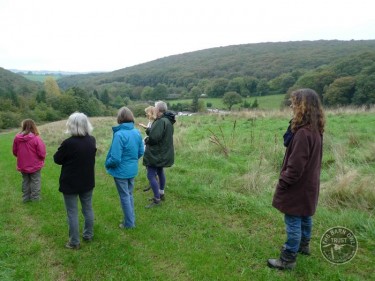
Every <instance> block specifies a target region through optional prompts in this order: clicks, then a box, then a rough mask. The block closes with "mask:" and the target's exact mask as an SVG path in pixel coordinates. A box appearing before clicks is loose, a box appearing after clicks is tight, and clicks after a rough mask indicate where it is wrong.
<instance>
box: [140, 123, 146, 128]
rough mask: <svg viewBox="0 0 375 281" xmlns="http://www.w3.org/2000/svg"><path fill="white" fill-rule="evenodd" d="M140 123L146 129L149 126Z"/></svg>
mask: <svg viewBox="0 0 375 281" xmlns="http://www.w3.org/2000/svg"><path fill="white" fill-rule="evenodd" d="M138 125H139V126H141V127H142V128H145V129H146V128H147V126H146V125H145V124H143V123H139V124H138Z"/></svg>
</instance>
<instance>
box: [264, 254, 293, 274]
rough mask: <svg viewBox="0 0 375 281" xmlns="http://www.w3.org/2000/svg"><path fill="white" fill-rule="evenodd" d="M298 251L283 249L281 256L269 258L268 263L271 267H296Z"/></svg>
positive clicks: (281, 268)
mask: <svg viewBox="0 0 375 281" xmlns="http://www.w3.org/2000/svg"><path fill="white" fill-rule="evenodd" d="M296 258H297V253H293V252H290V251H287V250H285V249H283V250H281V254H280V258H278V259H269V260H268V261H267V265H268V267H270V268H276V269H280V270H283V269H293V268H295V267H296Z"/></svg>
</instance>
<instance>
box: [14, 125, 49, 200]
mask: <svg viewBox="0 0 375 281" xmlns="http://www.w3.org/2000/svg"><path fill="white" fill-rule="evenodd" d="M13 155H14V156H16V157H17V170H18V171H20V172H21V174H22V192H23V196H22V199H23V202H24V203H25V202H28V201H38V200H39V199H40V186H41V175H40V171H41V169H42V167H43V166H44V159H45V158H46V146H45V144H44V142H43V141H42V139H41V138H40V137H39V131H38V129H37V127H36V125H35V122H34V121H33V120H31V119H25V120H23V121H22V131H21V132H20V133H18V134H17V135H16V136H15V138H14V141H13Z"/></svg>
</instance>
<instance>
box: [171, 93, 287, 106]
mask: <svg viewBox="0 0 375 281" xmlns="http://www.w3.org/2000/svg"><path fill="white" fill-rule="evenodd" d="M255 99H257V101H258V105H259V106H258V109H260V110H279V109H280V105H281V102H282V101H283V100H284V95H271V96H263V97H249V98H245V99H243V102H244V101H246V102H248V103H249V104H250V105H251V104H253V103H254V101H255ZM200 100H203V101H204V103H205V105H207V103H210V104H211V105H212V106H211V108H213V109H214V108H216V109H223V110H227V109H228V107H227V106H226V105H224V104H223V100H222V99H219V98H202V99H200ZM191 102H192V100H191V99H182V100H168V103H169V104H170V105H174V104H178V103H180V104H191ZM238 109H239V105H234V106H233V107H232V110H238Z"/></svg>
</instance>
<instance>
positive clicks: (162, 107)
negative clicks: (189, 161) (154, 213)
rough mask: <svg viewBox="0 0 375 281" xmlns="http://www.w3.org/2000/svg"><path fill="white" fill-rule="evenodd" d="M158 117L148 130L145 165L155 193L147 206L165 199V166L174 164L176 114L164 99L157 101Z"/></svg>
mask: <svg viewBox="0 0 375 281" xmlns="http://www.w3.org/2000/svg"><path fill="white" fill-rule="evenodd" d="M155 110H156V114H157V118H156V120H155V121H154V123H152V126H151V128H148V129H147V130H146V134H147V137H146V139H145V143H146V150H145V154H144V156H143V165H144V166H146V168H147V178H148V180H149V182H150V186H151V188H152V191H153V193H154V197H153V198H152V202H151V204H150V205H148V206H146V207H147V208H152V207H154V206H157V205H159V204H160V200H165V197H164V188H165V183H166V178H165V173H164V167H171V166H172V165H173V164H174V146H173V132H174V128H173V124H174V123H175V122H176V120H175V115H174V114H173V113H172V112H167V104H166V103H165V102H163V101H158V102H156V103H155Z"/></svg>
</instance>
